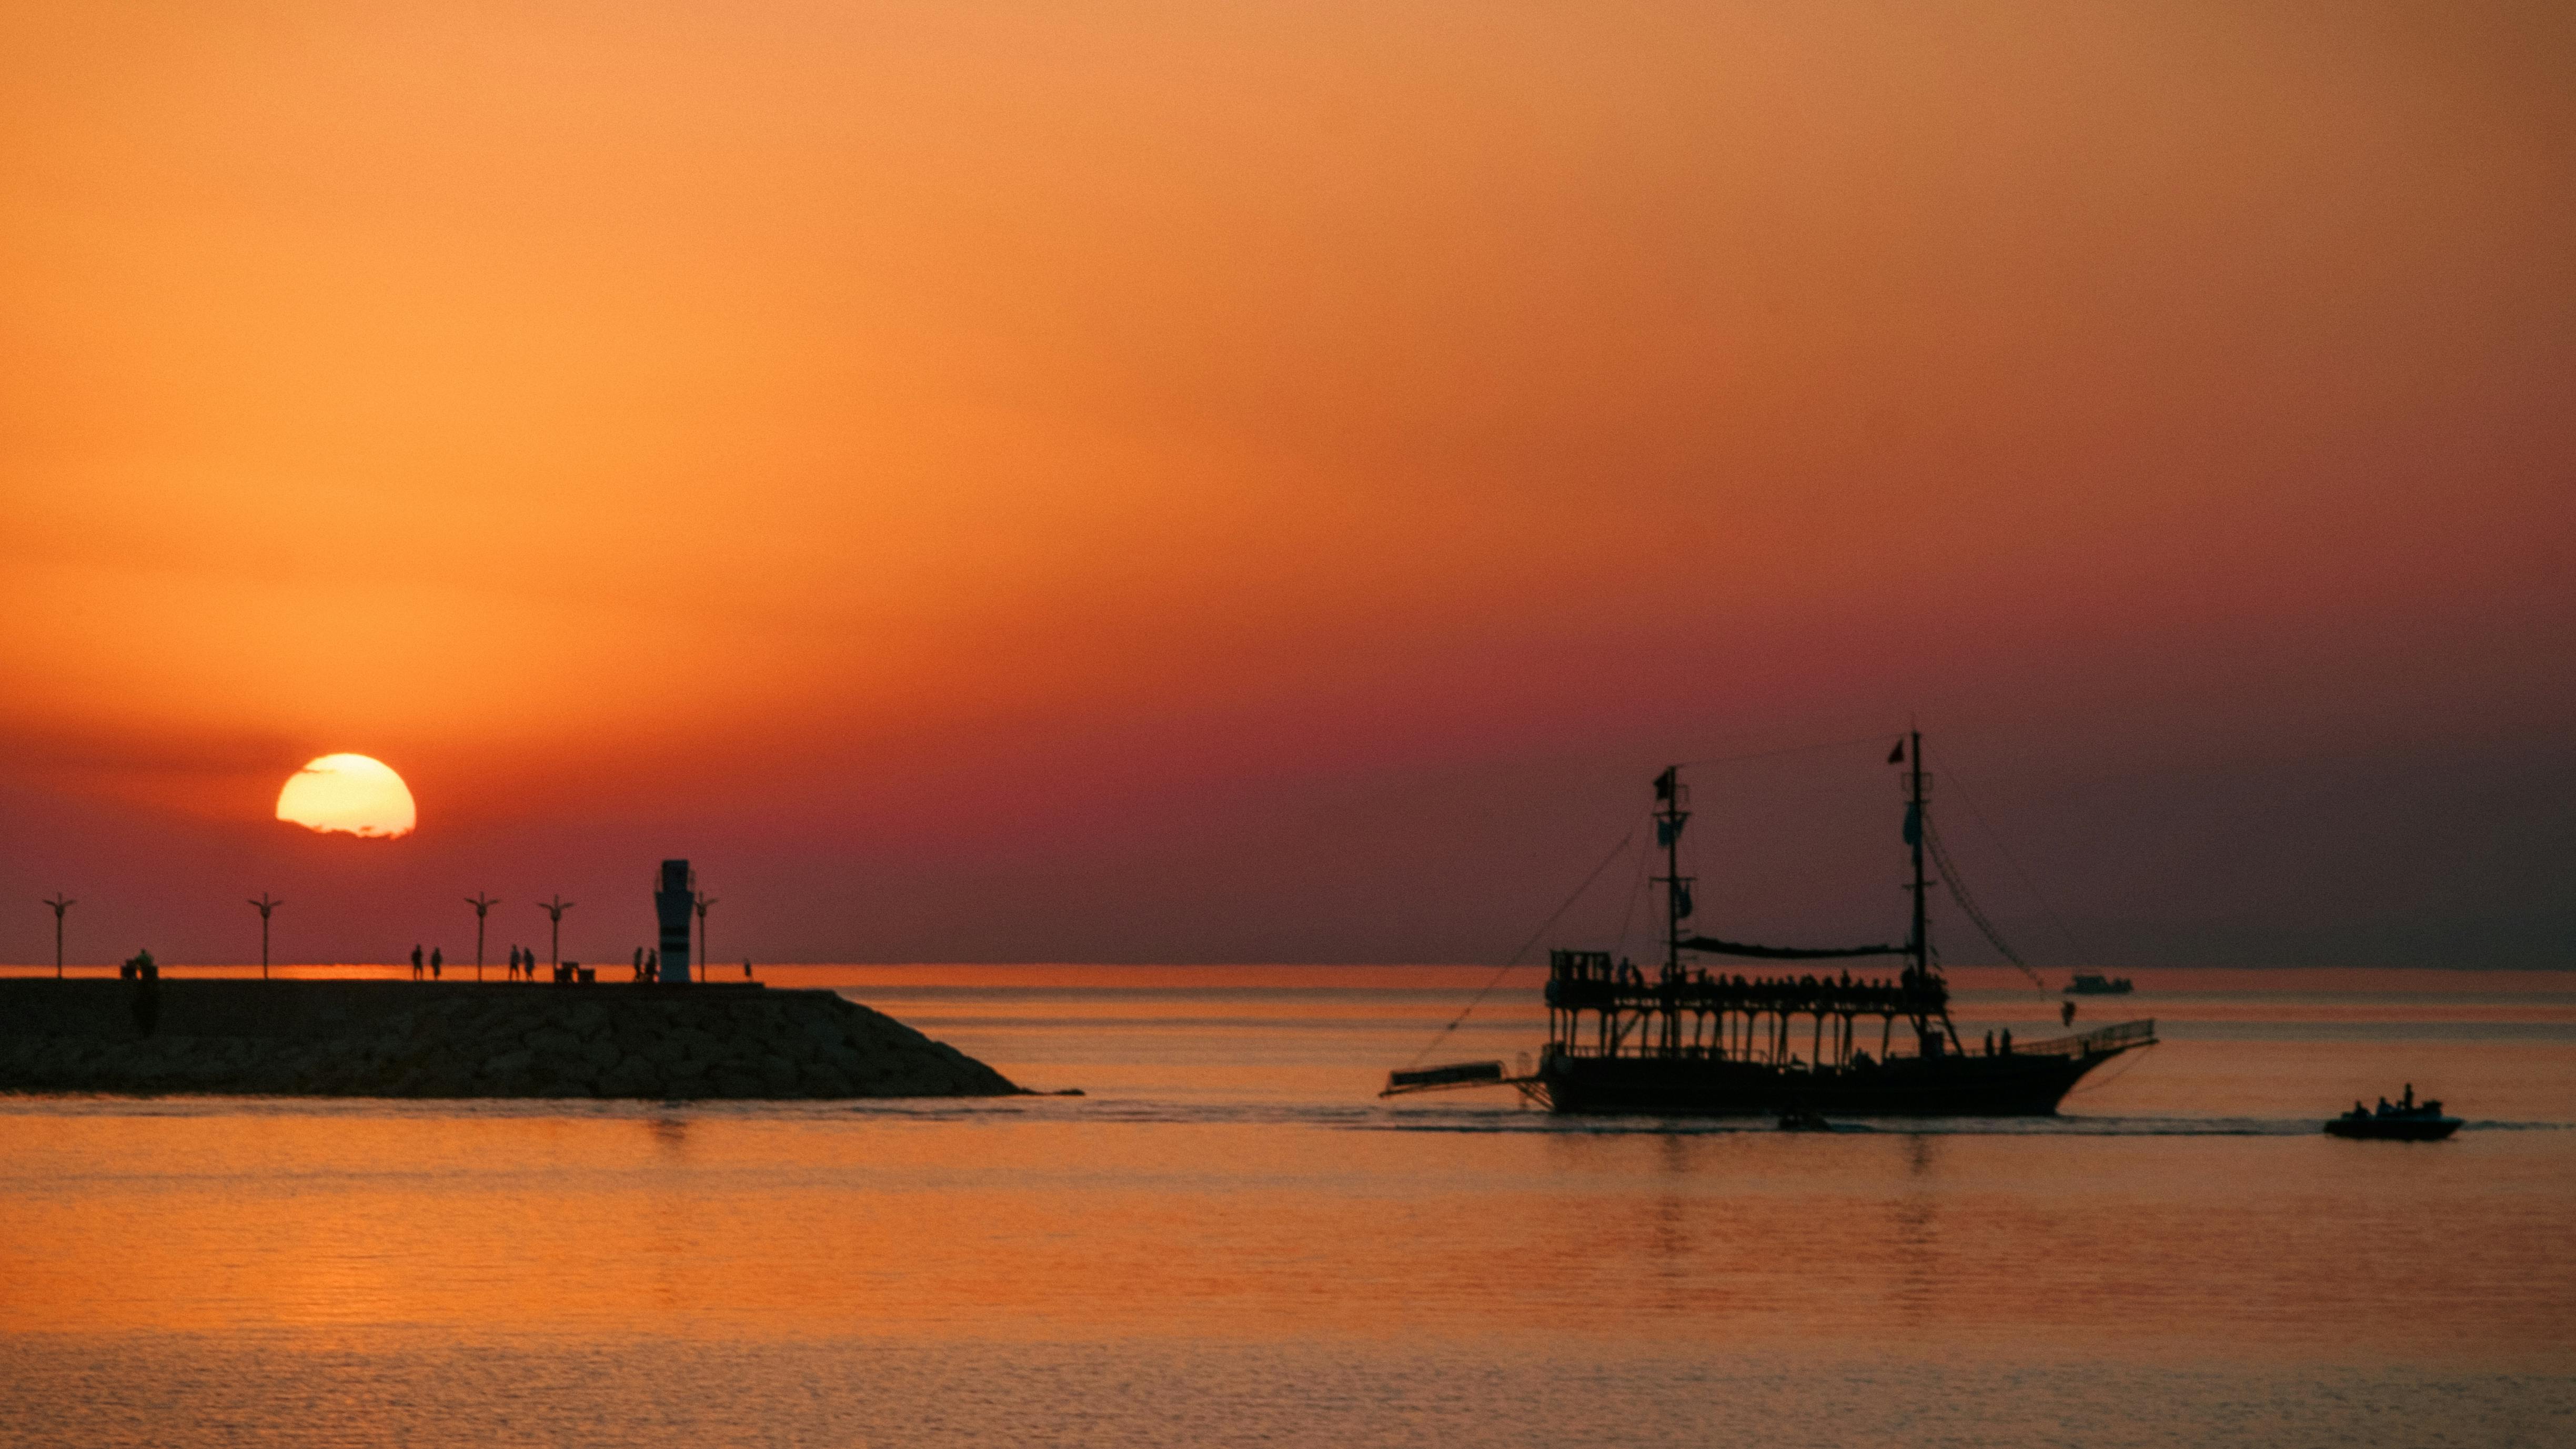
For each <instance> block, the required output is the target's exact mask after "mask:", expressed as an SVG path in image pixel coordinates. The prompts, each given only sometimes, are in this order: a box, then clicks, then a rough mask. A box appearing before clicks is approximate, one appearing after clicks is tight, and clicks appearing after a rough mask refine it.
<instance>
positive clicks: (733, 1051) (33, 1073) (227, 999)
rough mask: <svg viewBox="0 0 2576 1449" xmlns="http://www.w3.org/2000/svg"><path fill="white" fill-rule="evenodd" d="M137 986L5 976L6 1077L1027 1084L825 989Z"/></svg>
mask: <svg viewBox="0 0 2576 1449" xmlns="http://www.w3.org/2000/svg"><path fill="white" fill-rule="evenodd" d="M143 989H144V988H142V987H141V986H140V985H138V984H137V983H130V982H122V981H100V980H71V981H55V980H51V979H33V980H14V981H0V1091H19V1092H115V1093H222V1094H241V1095H262V1096H265V1095H298V1096H339V1097H641V1098H650V1099H657V1100H672V1099H679V1100H689V1099H699V1098H767V1099H781V1098H846V1097H992V1096H1007V1095H1013V1094H1017V1093H1018V1092H1019V1091H1020V1090H1021V1089H1020V1088H1019V1087H1017V1086H1015V1085H1014V1084H1013V1083H1012V1082H1011V1081H1010V1080H1009V1079H1007V1078H1005V1077H1004V1076H1002V1074H1001V1073H999V1072H996V1071H994V1070H993V1069H992V1068H991V1067H988V1066H986V1065H984V1064H983V1063H982V1062H979V1061H977V1060H975V1059H974V1058H972V1057H970V1056H967V1055H966V1054H965V1053H963V1052H961V1051H958V1050H957V1049H956V1048H955V1047H952V1046H948V1045H947V1044H945V1043H942V1042H937V1041H933V1040H931V1039H930V1038H929V1037H926V1036H924V1035H922V1034H921V1033H920V1032H918V1031H915V1030H913V1029H912V1028H911V1027H908V1026H906V1025H904V1024H903V1023H902V1022H899V1021H896V1020H895V1019H894V1018H892V1017H890V1016H886V1015H884V1014H883V1013H881V1012H877V1011H872V1010H870V1009H869V1008H867V1007H864V1006H860V1005H858V1004H857V1003H855V1002H851V1001H847V1000H844V999H843V998H841V997H840V996H838V995H836V994H834V993H832V992H829V991H773V990H768V989H765V988H761V987H757V986H730V985H725V986H715V985H709V986H629V985H595V986H553V985H536V984H519V983H511V984H506V985H505V984H501V983H497V982H496V983H486V984H475V983H455V982H451V983H445V984H436V985H432V984H415V983H408V982H399V981H231V980H221V981H186V980H172V979H169V978H166V977H165V978H164V979H163V980H162V981H161V982H160V983H159V985H158V992H157V1001H156V1003H155V1009H154V1010H152V1011H149V1012H142V1013H138V1012H137V1011H136V1010H135V1009H134V1007H135V1000H136V998H137V996H138V994H140V993H141V992H142V990H143ZM147 1018H148V1019H149V1026H150V1029H149V1030H148V1031H147V1030H146V1029H145V1025H144V1022H145V1020H146V1019H147Z"/></svg>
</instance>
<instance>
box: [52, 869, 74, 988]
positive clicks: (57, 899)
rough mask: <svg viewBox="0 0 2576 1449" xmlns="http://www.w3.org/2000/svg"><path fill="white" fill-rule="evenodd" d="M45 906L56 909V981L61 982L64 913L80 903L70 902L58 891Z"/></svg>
mask: <svg viewBox="0 0 2576 1449" xmlns="http://www.w3.org/2000/svg"><path fill="white" fill-rule="evenodd" d="M45 904H46V905H49V906H52V907H53V908H54V979H55V980H56V981H60V980H62V979H63V912H65V911H68V910H70V909H71V908H72V907H74V906H76V905H79V904H80V902H78V901H75V900H68V899H66V898H65V897H64V895H63V893H62V892H61V891H56V892H54V897H53V899H52V900H49V901H47V902H45Z"/></svg>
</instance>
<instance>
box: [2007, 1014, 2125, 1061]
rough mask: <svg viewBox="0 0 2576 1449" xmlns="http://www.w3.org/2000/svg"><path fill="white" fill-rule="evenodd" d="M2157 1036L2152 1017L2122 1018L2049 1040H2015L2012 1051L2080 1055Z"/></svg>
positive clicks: (2020, 1054) (2034, 1053)
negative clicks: (2143, 1018)
mask: <svg viewBox="0 0 2576 1449" xmlns="http://www.w3.org/2000/svg"><path fill="white" fill-rule="evenodd" d="M2155 1039H2156V1022H2155V1018H2154V1017H2148V1018H2147V1019H2146V1020H2144V1021H2124V1022H2121V1023H2119V1024H2118V1025H2116V1026H2106V1027H2101V1028H2098V1029H2096V1030H2093V1031H2088V1032H2084V1033H2081V1034H2080V1035H2076V1036H2061V1037H2058V1038H2055V1039H2054V1040H2050V1041H2033V1042H2019V1041H2017V1042H2014V1043H2013V1055H2015V1056H2030V1057H2081V1056H2091V1055H2093V1054H2094V1053H2096V1052H2111V1051H2120V1050H2123V1049H2125V1048H2128V1047H2133V1046H2145V1045H2147V1044H2149V1043H2150V1042H2153V1041H2154V1040H2155Z"/></svg>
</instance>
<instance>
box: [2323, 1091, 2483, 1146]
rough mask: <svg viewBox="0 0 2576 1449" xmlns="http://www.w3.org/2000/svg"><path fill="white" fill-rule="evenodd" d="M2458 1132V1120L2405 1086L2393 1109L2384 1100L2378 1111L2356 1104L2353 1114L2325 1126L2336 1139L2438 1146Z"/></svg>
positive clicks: (2380, 1102) (2438, 1105) (2380, 1103)
mask: <svg viewBox="0 0 2576 1449" xmlns="http://www.w3.org/2000/svg"><path fill="white" fill-rule="evenodd" d="M2459 1130H2460V1119H2459V1118H2457V1117H2445V1116H2443V1115H2442V1104H2441V1103H2439V1102H2434V1101H2423V1102H2418V1101H2416V1100H2415V1084H2414V1083H2412V1082H2409V1083H2407V1084H2406V1095H2405V1096H2403V1097H2401V1098H2399V1099H2398V1100H2397V1101H2396V1102H2395V1103H2394V1104H2393V1105H2392V1104H2391V1103H2390V1102H2389V1100H2388V1099H2387V1098H2386V1097H2382V1098H2380V1099H2379V1107H2378V1109H2377V1110H2375V1111H2374V1110H2371V1109H2368V1108H2365V1107H2363V1106H2362V1105H2361V1104H2360V1103H2359V1102H2355V1103H2353V1104H2352V1110H2351V1111H2349V1112H2346V1113H2344V1114H2343V1115H2342V1116H2340V1117H2335V1118H2331V1119H2329V1120H2328V1121H2327V1123H2326V1131H2328V1132H2330V1133H2332V1134H2333V1135H2335V1136H2337V1137H2368V1138H2375V1139H2378V1140H2381V1141H2388V1142H2439V1141H2441V1140H2442V1139H2443V1138H2445V1137H2448V1136H2450V1135H2451V1134H2452V1133H2454V1132H2457V1131H2459Z"/></svg>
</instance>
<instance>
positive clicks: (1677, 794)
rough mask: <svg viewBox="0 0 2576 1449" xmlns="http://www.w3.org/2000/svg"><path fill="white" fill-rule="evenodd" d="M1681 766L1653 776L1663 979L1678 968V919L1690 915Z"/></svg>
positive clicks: (1685, 795) (1686, 817)
mask: <svg viewBox="0 0 2576 1449" xmlns="http://www.w3.org/2000/svg"><path fill="white" fill-rule="evenodd" d="M1681 778H1682V767H1681V766H1679V765H1668V766H1666V767H1665V769H1664V772H1663V773H1662V774H1661V775H1658V776H1656V777H1655V835H1656V837H1657V839H1658V841H1659V843H1660V844H1662V846H1663V847H1664V873H1663V874H1662V875H1660V876H1658V877H1656V883H1657V884H1659V885H1661V886H1662V887H1663V888H1664V979H1665V980H1667V981H1669V980H1672V979H1673V978H1674V977H1676V976H1679V975H1680V974H1681V970H1682V922H1683V921H1685V920H1688V919H1689V918H1690V913H1691V898H1690V883H1691V880H1692V879H1693V878H1692V877H1690V876H1685V875H1683V874H1682V855H1681V851H1682V824H1683V822H1684V821H1687V820H1689V819H1690V812H1689V811H1688V810H1685V809H1683V808H1682V807H1683V806H1685V805H1687V804H1689V803H1690V792H1689V791H1688V790H1687V789H1686V788H1685V787H1684V786H1683V784H1682V782H1681Z"/></svg>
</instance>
